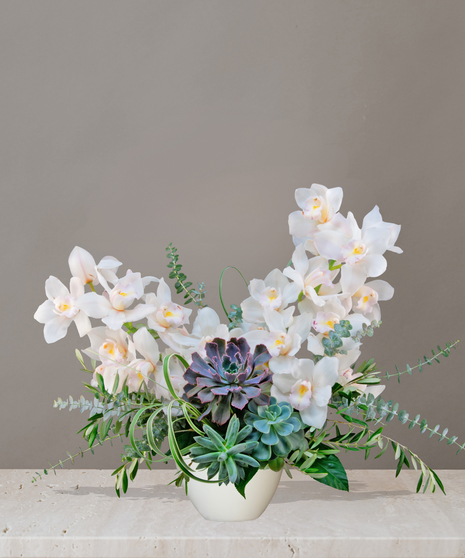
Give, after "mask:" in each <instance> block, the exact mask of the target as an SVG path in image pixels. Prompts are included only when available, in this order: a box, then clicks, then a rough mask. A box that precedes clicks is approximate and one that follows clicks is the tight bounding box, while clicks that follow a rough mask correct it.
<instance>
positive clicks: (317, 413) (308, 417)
mask: <svg viewBox="0 0 465 558" xmlns="http://www.w3.org/2000/svg"><path fill="white" fill-rule="evenodd" d="M300 416H301V418H302V422H304V423H305V424H307V425H308V426H313V427H315V428H322V427H323V425H324V423H325V421H326V417H327V416H328V407H327V406H324V407H318V405H316V404H315V403H314V402H312V403H311V404H310V405H309V406H308V407H307V408H306V409H304V410H303V411H300Z"/></svg>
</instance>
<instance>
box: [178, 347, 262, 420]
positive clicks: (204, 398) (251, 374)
mask: <svg viewBox="0 0 465 558" xmlns="http://www.w3.org/2000/svg"><path fill="white" fill-rule="evenodd" d="M205 349H206V353H207V358H206V359H203V358H202V357H201V356H200V355H199V354H198V353H194V354H193V355H192V364H191V365H190V366H189V368H188V369H187V370H186V372H185V374H184V379H185V380H186V381H187V385H186V386H185V388H184V392H185V395H186V397H187V399H188V400H189V401H191V402H192V403H194V404H196V403H197V406H199V405H198V403H200V404H201V405H202V406H203V405H207V408H206V409H205V411H204V412H203V413H202V415H201V416H200V417H199V420H200V419H202V418H204V417H205V416H207V415H208V414H209V413H210V412H211V414H212V420H213V422H215V423H217V424H225V423H226V422H227V421H228V420H229V417H230V416H231V407H235V408H236V409H240V410H242V409H243V408H244V407H245V406H246V405H247V404H248V403H249V401H254V402H255V403H256V404H257V405H268V404H269V402H270V396H269V395H266V394H265V393H264V390H265V388H268V387H269V386H270V385H271V373H270V371H269V369H268V368H267V369H266V370H263V369H261V368H259V367H260V366H261V365H263V364H266V363H267V362H268V361H269V360H270V358H271V355H270V353H269V352H268V350H267V348H266V347H265V345H257V347H256V348H255V351H254V353H253V354H252V353H251V352H250V347H249V344H248V343H247V341H246V340H245V339H243V338H239V339H235V338H233V339H231V340H230V341H229V342H228V343H226V341H225V340H224V339H220V338H216V339H213V341H212V342H211V343H207V344H206V345H205ZM196 400H198V401H196Z"/></svg>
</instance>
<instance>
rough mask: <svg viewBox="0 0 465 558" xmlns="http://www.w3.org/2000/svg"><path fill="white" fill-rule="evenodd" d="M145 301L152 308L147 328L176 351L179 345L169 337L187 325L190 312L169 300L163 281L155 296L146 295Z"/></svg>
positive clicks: (162, 280) (168, 293)
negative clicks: (152, 330)
mask: <svg viewBox="0 0 465 558" xmlns="http://www.w3.org/2000/svg"><path fill="white" fill-rule="evenodd" d="M145 301H146V303H147V304H148V305H150V306H151V307H152V311H151V312H150V314H149V315H148V318H147V323H148V325H149V327H150V328H152V329H154V330H155V331H156V332H158V335H159V336H160V339H161V340H162V341H163V342H164V343H166V345H168V346H169V347H172V348H173V349H174V350H177V349H178V346H179V345H177V344H176V343H175V342H174V341H173V339H172V337H171V336H172V334H174V333H175V332H179V328H181V330H182V329H183V326H184V324H188V323H189V316H190V315H191V314H192V310H191V309H189V308H184V307H183V306H179V304H175V303H174V302H173V301H172V300H171V289H170V288H169V286H168V285H167V284H166V283H165V280H164V279H160V281H159V284H158V289H157V294H155V293H148V294H147V295H146V296H145Z"/></svg>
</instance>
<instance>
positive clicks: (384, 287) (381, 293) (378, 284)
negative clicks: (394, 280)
mask: <svg viewBox="0 0 465 558" xmlns="http://www.w3.org/2000/svg"><path fill="white" fill-rule="evenodd" d="M366 286H367V287H370V288H371V289H373V290H375V291H376V292H377V293H378V300H391V298H392V297H393V296H394V287H392V286H391V285H390V284H389V283H388V282H387V281H383V280H382V279H377V280H376V281H370V282H369V283H367V284H366Z"/></svg>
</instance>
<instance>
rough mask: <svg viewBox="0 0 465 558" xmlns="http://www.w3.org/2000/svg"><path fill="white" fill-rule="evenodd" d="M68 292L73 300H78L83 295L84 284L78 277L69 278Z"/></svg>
mask: <svg viewBox="0 0 465 558" xmlns="http://www.w3.org/2000/svg"><path fill="white" fill-rule="evenodd" d="M69 291H70V293H71V296H72V297H74V298H76V299H77V298H80V297H81V296H82V295H83V294H84V283H83V282H82V280H81V279H79V277H71V280H70V282H69Z"/></svg>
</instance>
